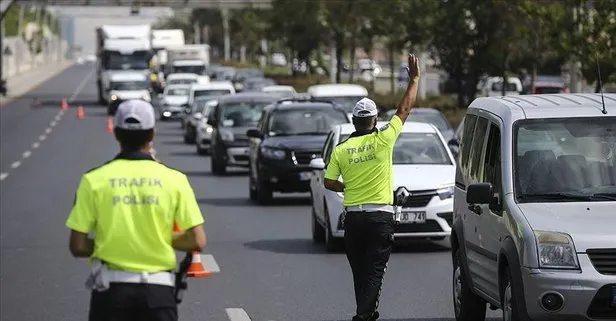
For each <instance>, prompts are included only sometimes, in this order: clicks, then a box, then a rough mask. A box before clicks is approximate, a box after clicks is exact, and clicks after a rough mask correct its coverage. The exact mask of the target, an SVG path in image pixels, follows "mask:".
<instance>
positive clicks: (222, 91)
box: [195, 89, 231, 97]
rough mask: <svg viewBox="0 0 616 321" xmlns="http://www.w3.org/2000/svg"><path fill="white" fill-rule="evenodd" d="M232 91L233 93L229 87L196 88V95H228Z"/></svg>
mask: <svg viewBox="0 0 616 321" xmlns="http://www.w3.org/2000/svg"><path fill="white" fill-rule="evenodd" d="M230 93H231V90H229V89H206V90H195V97H208V96H220V95H228V94H230Z"/></svg>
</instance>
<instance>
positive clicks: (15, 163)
mask: <svg viewBox="0 0 616 321" xmlns="http://www.w3.org/2000/svg"><path fill="white" fill-rule="evenodd" d="M19 165H21V162H20V161H17V162H14V163H13V164H11V168H17V167H19Z"/></svg>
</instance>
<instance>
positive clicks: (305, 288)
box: [0, 65, 498, 321]
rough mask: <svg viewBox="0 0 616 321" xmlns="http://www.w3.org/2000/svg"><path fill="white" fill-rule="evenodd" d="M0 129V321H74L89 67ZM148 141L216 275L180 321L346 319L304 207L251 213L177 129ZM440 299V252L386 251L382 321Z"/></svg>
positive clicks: (8, 110)
mask: <svg viewBox="0 0 616 321" xmlns="http://www.w3.org/2000/svg"><path fill="white" fill-rule="evenodd" d="M63 97H66V98H67V99H69V104H70V109H69V110H68V111H66V112H62V111H61V109H60V101H61V99H62V98H63ZM34 99H38V105H37V106H32V103H33V101H34ZM79 105H83V108H84V110H85V119H82V120H79V119H77V118H76V109H77V106H79ZM0 119H1V123H0V135H1V136H0V137H1V144H0V148H1V149H0V172H1V173H2V174H1V176H0V178H2V179H1V180H0V199H1V200H2V201H1V203H0V212H1V215H0V249H1V252H0V255H1V258H0V282H1V291H0V305H1V307H0V320H6V321H12V320H20V321H35V320H36V321H39V320H62V321H73V320H75V321H77V320H85V319H86V317H87V309H88V300H89V293H88V292H87V290H86V289H85V287H84V281H85V278H86V275H87V272H88V267H87V264H86V262H85V261H84V260H77V259H74V258H72V257H71V255H70V254H69V251H68V246H67V241H68V231H67V230H66V228H65V227H64V222H65V220H66V217H67V215H68V212H69V211H70V208H71V205H72V201H73V195H74V191H75V188H76V186H77V184H78V182H79V178H80V175H81V174H82V173H83V172H84V171H86V170H88V169H89V168H92V167H94V166H97V165H99V164H101V163H103V162H105V161H107V160H109V159H110V158H111V157H113V156H114V155H115V153H116V152H117V146H116V143H115V141H114V139H113V136H112V134H110V133H107V132H106V126H105V125H106V123H105V114H104V108H103V107H102V106H97V105H96V89H95V78H94V77H93V75H92V65H79V66H73V67H70V68H69V69H67V70H66V71H65V72H64V73H62V74H60V75H58V76H56V77H55V78H53V79H51V80H49V81H47V82H45V83H44V84H42V85H41V86H40V87H38V88H37V89H35V90H33V91H32V92H31V93H29V94H28V95H27V96H25V97H24V98H22V99H17V100H15V101H13V102H11V103H10V104H8V105H6V106H4V107H3V108H1V109H0ZM157 130H158V131H157V133H158V136H157V137H156V142H155V144H156V145H155V146H156V150H157V156H158V157H159V158H160V159H161V160H162V161H163V162H165V163H167V164H168V165H170V166H172V167H174V168H178V169H180V170H182V171H184V172H185V173H186V174H187V175H188V176H189V178H190V181H191V183H192V185H193V188H194V190H195V193H196V195H197V198H198V201H199V203H200V204H201V209H202V211H203V213H204V215H205V218H206V232H207V233H208V239H209V244H208V247H207V249H206V251H205V252H206V253H207V254H210V255H212V256H213V258H214V259H215V261H216V263H217V264H218V266H219V267H220V273H216V274H214V275H213V276H212V277H211V278H209V279H192V280H190V284H189V289H188V292H187V293H186V295H185V298H184V299H185V302H184V303H183V304H182V305H181V308H180V313H181V314H180V316H181V320H189V321H193V320H194V321H197V320H209V321H225V320H229V319H231V321H245V320H252V321H338V320H350V319H351V317H352V315H353V310H354V299H353V293H352V282H351V275H350V269H349V267H348V265H347V261H346V258H345V256H344V254H327V253H325V251H324V249H323V248H322V247H321V246H316V245H313V244H312V243H311V240H310V207H309V203H308V200H307V195H298V196H297V197H289V196H285V197H283V198H280V200H279V201H278V202H277V203H276V204H275V205H272V206H268V207H259V206H256V205H253V204H251V203H250V201H249V199H248V178H247V176H246V174H245V172H241V171H237V172H233V173H231V174H229V175H228V176H226V177H214V176H212V175H211V174H210V170H209V159H208V158H207V157H203V156H197V155H196V152H195V147H194V146H192V145H190V146H189V145H184V144H183V143H182V138H181V134H180V133H181V131H180V128H179V124H178V123H174V122H169V123H160V124H159V125H158V129H157ZM450 288H451V258H450V254H449V249H448V247H447V246H446V243H439V244H434V243H418V244H414V245H411V246H409V247H407V248H401V249H397V250H396V251H395V253H393V254H392V258H391V261H390V264H389V268H388V271H387V274H386V276H385V284H384V287H383V292H382V299H381V309H380V311H381V315H382V320H390V321H401V320H422V321H437V320H442V321H446V320H447V321H449V320H453V319H452V316H453V309H452V304H451V302H452V299H451V289H450ZM497 312H498V311H497ZM491 315H498V314H497V313H495V312H491ZM247 316H248V318H247Z"/></svg>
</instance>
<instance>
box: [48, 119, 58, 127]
mask: <svg viewBox="0 0 616 321" xmlns="http://www.w3.org/2000/svg"><path fill="white" fill-rule="evenodd" d="M57 124H58V123H57V122H56V121H55V120H52V121H51V123H49V126H50V127H56V125H57Z"/></svg>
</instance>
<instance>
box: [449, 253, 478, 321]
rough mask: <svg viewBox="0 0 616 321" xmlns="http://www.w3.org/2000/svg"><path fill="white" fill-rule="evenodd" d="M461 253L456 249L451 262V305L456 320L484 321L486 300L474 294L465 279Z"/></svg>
mask: <svg viewBox="0 0 616 321" xmlns="http://www.w3.org/2000/svg"><path fill="white" fill-rule="evenodd" d="M466 275H467V274H466V269H465V267H464V264H463V262H462V254H461V252H460V249H457V250H456V252H455V254H454V262H453V281H452V287H451V288H452V292H453V307H454V309H453V310H454V313H455V316H456V321H485V319H486V301H485V300H484V299H482V298H481V297H480V296H478V295H477V294H475V293H474V292H473V290H472V289H471V288H470V286H469V284H468V280H467V279H466Z"/></svg>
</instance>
